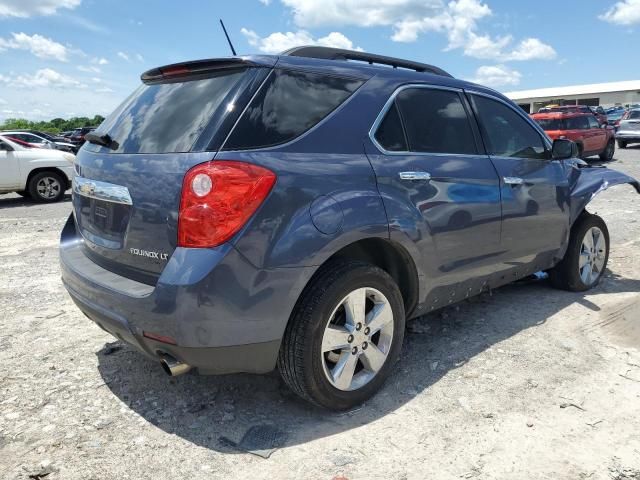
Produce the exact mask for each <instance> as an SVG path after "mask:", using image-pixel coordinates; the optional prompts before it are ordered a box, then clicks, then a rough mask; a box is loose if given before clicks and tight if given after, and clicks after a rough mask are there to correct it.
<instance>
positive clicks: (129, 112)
mask: <svg viewBox="0 0 640 480" xmlns="http://www.w3.org/2000/svg"><path fill="white" fill-rule="evenodd" d="M246 71H247V69H237V70H231V71H224V72H221V73H217V74H214V75H213V76H208V77H206V78H197V79H185V80H183V81H172V82H168V83H153V84H144V85H141V86H140V87H139V88H138V89H137V90H136V91H135V92H133V94H131V96H129V98H128V99H126V100H125V101H124V102H123V103H122V104H121V105H120V106H119V107H118V108H117V109H116V111H115V112H113V113H112V114H111V115H110V116H109V117H108V118H107V119H106V120H105V121H104V122H103V123H102V124H101V125H100V127H99V128H98V129H97V130H96V133H98V134H105V133H106V134H109V136H110V137H111V138H112V139H113V140H114V142H117V144H118V148H116V149H113V150H107V149H104V151H105V152H109V153H176V152H188V151H189V150H190V149H191V147H192V146H193V145H194V143H195V142H196V140H197V139H198V137H199V136H200V134H201V133H202V132H203V130H204V129H205V127H206V126H207V125H208V123H209V122H210V121H211V118H212V116H213V115H214V113H215V112H216V111H218V109H225V108H227V104H226V102H225V100H226V99H227V98H228V95H229V93H230V92H231V90H232V89H233V87H234V86H235V85H236V84H237V83H238V82H239V81H240V79H241V78H242V76H243V75H244V74H245V72H246ZM82 134H84V132H82V131H81V129H77V130H76V131H75V132H74V135H82ZM85 148H87V149H89V150H92V151H102V150H103V148H104V147H101V146H99V145H94V144H90V143H87V144H86V147H85Z"/></svg>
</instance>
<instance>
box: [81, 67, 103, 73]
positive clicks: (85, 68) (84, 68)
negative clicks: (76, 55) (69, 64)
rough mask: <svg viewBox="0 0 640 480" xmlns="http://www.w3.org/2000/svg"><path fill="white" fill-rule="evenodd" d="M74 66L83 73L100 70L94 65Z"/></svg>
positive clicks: (98, 71)
mask: <svg viewBox="0 0 640 480" xmlns="http://www.w3.org/2000/svg"><path fill="white" fill-rule="evenodd" d="M76 68H77V69H78V70H80V71H81V72H84V73H100V72H101V70H100V69H99V68H98V67H96V66H95V65H89V66H88V67H85V66H84V65H78V66H77V67H76Z"/></svg>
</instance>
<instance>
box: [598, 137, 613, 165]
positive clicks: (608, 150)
mask: <svg viewBox="0 0 640 480" xmlns="http://www.w3.org/2000/svg"><path fill="white" fill-rule="evenodd" d="M615 152H616V142H615V141H614V140H613V139H611V140H609V142H608V143H607V146H606V147H605V148H604V150H603V151H602V153H601V154H600V160H602V161H603V162H610V161H611V160H613V155H614V153H615Z"/></svg>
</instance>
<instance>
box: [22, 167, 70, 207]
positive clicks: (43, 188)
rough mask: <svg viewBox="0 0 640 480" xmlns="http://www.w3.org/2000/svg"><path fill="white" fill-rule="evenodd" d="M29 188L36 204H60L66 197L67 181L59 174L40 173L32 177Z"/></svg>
mask: <svg viewBox="0 0 640 480" xmlns="http://www.w3.org/2000/svg"><path fill="white" fill-rule="evenodd" d="M27 187H28V192H29V195H30V197H31V198H32V199H33V200H35V201H36V202H46V203H51V202H58V201H60V200H62V197H64V191H65V181H64V179H63V178H62V176H61V175H60V174H59V173H57V172H39V173H36V174H35V175H34V176H32V177H31V179H30V180H29V185H28V186H27Z"/></svg>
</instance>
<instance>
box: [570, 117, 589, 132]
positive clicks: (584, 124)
mask: <svg viewBox="0 0 640 480" xmlns="http://www.w3.org/2000/svg"><path fill="white" fill-rule="evenodd" d="M566 122H567V130H586V129H588V128H589V120H587V117H571V118H567V120H566Z"/></svg>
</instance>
